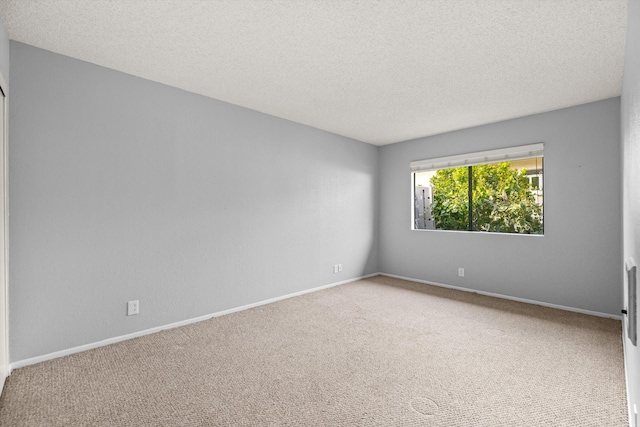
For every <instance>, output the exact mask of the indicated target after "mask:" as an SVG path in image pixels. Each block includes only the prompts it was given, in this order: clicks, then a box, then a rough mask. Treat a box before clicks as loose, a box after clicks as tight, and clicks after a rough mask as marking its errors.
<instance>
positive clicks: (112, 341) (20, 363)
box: [10, 273, 379, 370]
mask: <svg viewBox="0 0 640 427" xmlns="http://www.w3.org/2000/svg"><path fill="white" fill-rule="evenodd" d="M378 275H379V273H372V274H368V275H366V276H360V277H356V278H353V279H347V280H343V281H341V282H335V283H330V284H328V285H323V286H318V287H316V288H311V289H306V290H304V291H299V292H294V293H291V294H287V295H283V296H279V297H275V298H270V299H267V300H264V301H258V302H254V303H251V304H246V305H242V306H240V307H234V308H230V309H228V310H223V311H218V312H215V313H211V314H205V315H204V316H199V317H194V318H192V319H187V320H182V321H180V322H175V323H170V324H168V325H163V326H156V327H155V328H151V329H145V330H143V331H138V332H133V333H130V334H126V335H120V336H117V337H113V338H107V339H106V340H102V341H97V342H93V343H90V344H84V345H80V346H78V347H73V348H69V349H66V350H59V351H54V352H53V353H49V354H44V355H42V356H36V357H31V358H29V359H23V360H19V361H17V362H14V363H12V364H11V365H10V369H11V370H13V369H19V368H24V367H25V366H29V365H34V364H36V363H40V362H46V361H47V360H52V359H57V358H59V357H64V356H68V355H70V354H75V353H80V352H82V351H87V350H92V349H94V348H98V347H103V346H106V345H110V344H115V343H118V342H121V341H126V340H130V339H132V338H138V337H142V336H145V335H149V334H153V333H156V332H160V331H164V330H166V329H173V328H178V327H180V326H186V325H189V324H192V323H197V322H202V321H204V320H208V319H211V318H213V317H219V316H224V315H226V314H231V313H236V312H238V311H243V310H248V309H250V308H254V307H259V306H261V305H266V304H271V303H274V302H277V301H282V300H285V299H289V298H293V297H297V296H300V295H304V294H308V293H312V292H317V291H321V290H324V289H328V288H332V287H334V286H339V285H344V284H346V283H351V282H355V281H358V280H362V279H366V278H369V277H373V276H378Z"/></svg>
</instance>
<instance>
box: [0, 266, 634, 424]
mask: <svg viewBox="0 0 640 427" xmlns="http://www.w3.org/2000/svg"><path fill="white" fill-rule="evenodd" d="M621 335H622V332H621V325H620V322H618V321H615V320H611V319H603V318H598V317H591V316H586V315H581V314H576V313H571V312H565V311H560V310H554V309H549V308H544V307H539V306H533V305H528V304H522V303H516V302H512V301H506V300H502V299H494V298H490V297H485V296H480V295H477V294H472V293H465V292H459V291H452V290H448V289H443V288H437V287H431V286H427V285H423V284H418V283H413V282H407V281H402V280H398V279H393V278H389V277H383V276H378V277H374V278H371V279H367V280H361V281H358V282H354V283H350V284H347V285H342V286H338V287H335V288H331V289H327V290H324V291H320V292H315V293H312V294H307V295H304V296H300V297H296V298H291V299H288V300H284V301H280V302H277V303H274V304H269V305H265V306H261V307H258V308H254V309H251V310H246V311H243V312H238V313H234V314H230V315H227V316H222V317H218V318H214V319H211V320H207V321H204V322H200V323H197V324H192V325H189V326H185V327H182V328H177V329H172V330H168V331H163V332H160V333H157V334H153V335H148V336H145V337H142V338H137V339H133V340H129V341H125V342H121V343H118V344H114V345H110V346H107V347H102V348H99V349H96V350H91V351H87V352H84V353H79V354H76V355H72V356H68V357H64V358H61V359H56V360H52V361H49V362H44V363H41V364H38V365H33V366H28V367H26V368H22V369H19V370H16V371H14V372H13V374H12V375H11V376H10V377H9V379H8V380H7V384H6V386H5V390H4V392H3V395H2V398H1V399H0V425H2V426H16V427H17V426H447V427H453V426H461V427H462V426H464V427H469V426H474V427H478V426H480V427H481V426H580V427H585V426H593V427H604V426H627V425H628V417H627V409H626V396H625V382H624V367H623V357H622V339H621Z"/></svg>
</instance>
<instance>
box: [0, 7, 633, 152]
mask: <svg viewBox="0 0 640 427" xmlns="http://www.w3.org/2000/svg"><path fill="white" fill-rule="evenodd" d="M626 5H627V0H555V1H553V0H422V1H409V0H379V1H376V0H270V1H266V0H235V1H233V0H227V1H224V0H93V1H89V0H0V16H2V19H3V21H4V23H5V26H6V27H7V30H8V32H9V36H10V38H11V39H13V40H17V41H20V42H23V43H27V44H30V45H33V46H37V47H40V48H43V49H47V50H50V51H53V52H57V53H60V54H63V55H68V56H71V57H74V58H78V59H82V60H85V61H88V62H92V63H95V64H99V65H103V66H105V67H109V68H112V69H115V70H120V71H123V72H126V73H130V74H133V75H136V76H140V77H144V78H146V79H150V80H154V81H157V82H161V83H164V84H167V85H171V86H175V87H179V88H182V89H185V90H187V91H190V92H195V93H199V94H202V95H206V96H209V97H212V98H216V99H219V100H223V101H226V102H229V103H232V104H236V105H241V106H244V107H247V108H251V109H254V110H258V111H262V112H264V113H268V114H271V115H274V116H277V117H282V118H285V119H288V120H291V121H294V122H298V123H303V124H306V125H309V126H313V127H316V128H319V129H323V130H327V131H329V132H333V133H336V134H340V135H344V136H348V137H351V138H355V139H358V140H361V141H365V142H369V143H372V144H376V145H384V144H389V143H393V142H399V141H404V140H408V139H413V138H417V137H421V136H427V135H434V134H438V133H442V132H447V131H451V130H455V129H461V128H466V127H471V126H476V125H480V124H486V123H492V122H496V121H500V120H505V119H509V118H514V117H521V116H525V115H529V114H534V113H539V112H544V111H550V110H555V109H558V108H563V107H568V106H572V105H578V104H583V103H586V102H591V101H596V100H600V99H606V98H611V97H614V96H618V95H620V83H621V78H622V66H623V61H624V39H625V29H626V13H627V10H626Z"/></svg>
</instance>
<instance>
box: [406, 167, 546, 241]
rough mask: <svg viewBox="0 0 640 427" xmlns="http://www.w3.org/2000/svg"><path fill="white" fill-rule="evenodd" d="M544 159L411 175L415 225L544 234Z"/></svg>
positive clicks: (419, 226)
mask: <svg viewBox="0 0 640 427" xmlns="http://www.w3.org/2000/svg"><path fill="white" fill-rule="evenodd" d="M543 182H544V181H543V158H542V157H531V158H525V159H517V160H510V161H504V162H495V163H485V164H476V165H473V166H461V167H454V168H441V169H436V170H430V171H424V172H414V173H413V194H414V229H418V230H421V229H432V230H464V231H484V232H498V233H519V234H543V231H544V209H543V208H544V188H543Z"/></svg>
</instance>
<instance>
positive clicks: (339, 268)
mask: <svg viewBox="0 0 640 427" xmlns="http://www.w3.org/2000/svg"><path fill="white" fill-rule="evenodd" d="M341 271H342V264H338V272H341Z"/></svg>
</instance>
